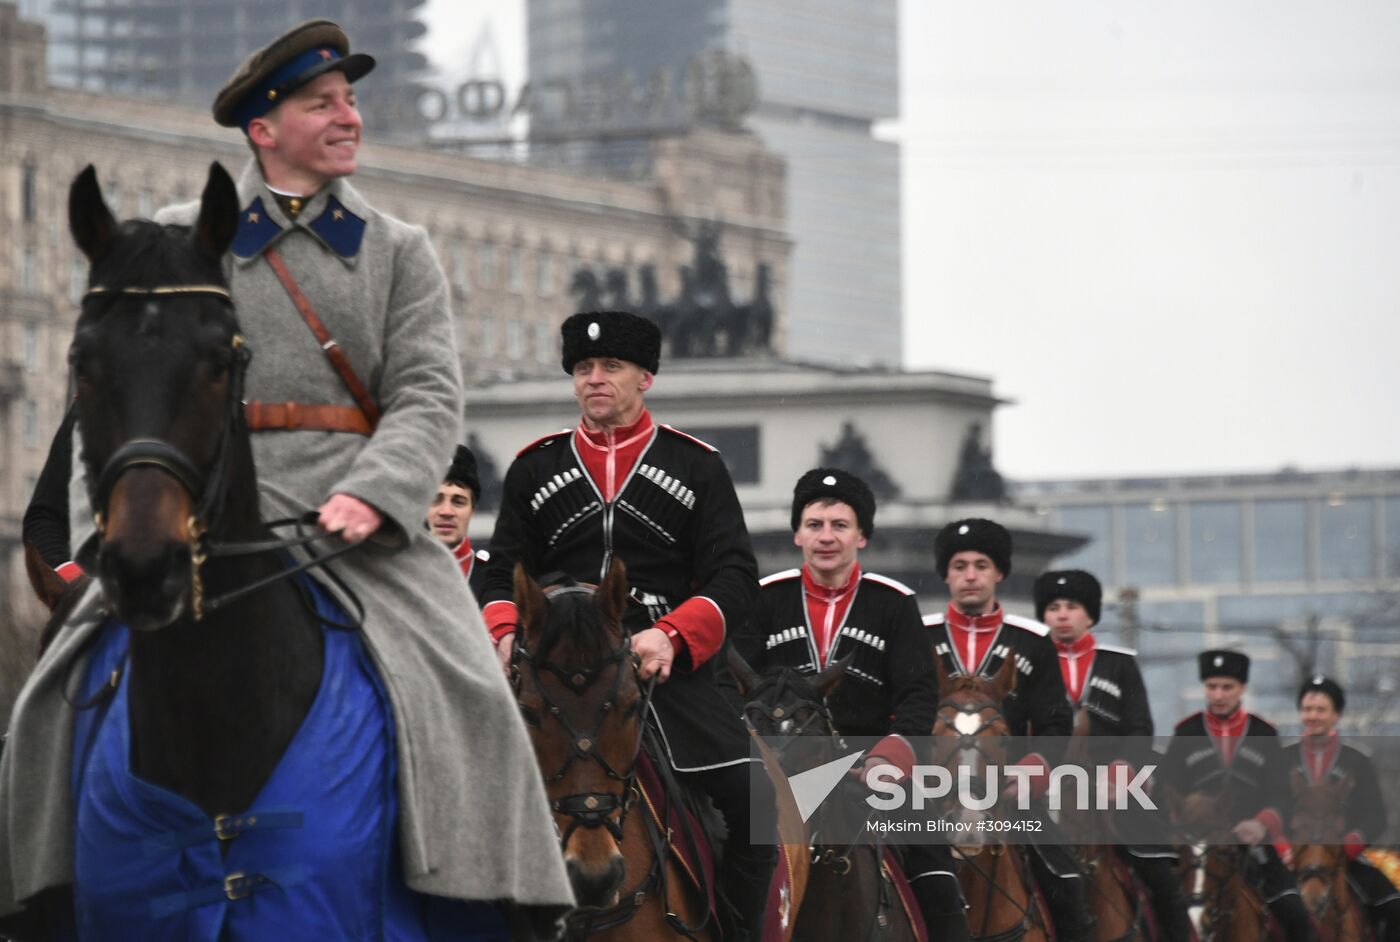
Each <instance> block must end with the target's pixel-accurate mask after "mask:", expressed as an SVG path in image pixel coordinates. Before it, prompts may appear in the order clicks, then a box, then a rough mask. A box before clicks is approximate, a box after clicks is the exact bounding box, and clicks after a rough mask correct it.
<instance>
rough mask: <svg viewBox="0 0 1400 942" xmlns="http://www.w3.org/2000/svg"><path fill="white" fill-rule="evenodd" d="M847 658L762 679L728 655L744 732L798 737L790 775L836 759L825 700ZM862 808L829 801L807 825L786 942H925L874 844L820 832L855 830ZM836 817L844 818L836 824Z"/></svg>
mask: <svg viewBox="0 0 1400 942" xmlns="http://www.w3.org/2000/svg"><path fill="white" fill-rule="evenodd" d="M849 657H850V656H849V655H848V656H847V658H846V659H843V660H840V661H836V662H835V663H833V664H831V665H829V666H828V667H826V668H825V669H824V670H822V671H821V672H819V673H817V674H804V673H802V672H801V671H798V670H795V669H793V668H790V667H784V668H779V669H775V670H773V671H769V672H766V673H764V674H763V675H761V676H760V675H758V674H756V673H755V672H754V671H753V670H752V668H750V667H749V665H748V664H747V663H745V661H744V659H743V658H742V657H741V656H740V655H739V654H738V653H737V652H735V651H733V650H732V649H731V651H730V655H729V664H730V670H731V671H732V672H733V674H734V676H735V679H736V680H737V681H738V684H739V691H740V693H741V694H742V695H743V696H744V697H745V698H746V699H747V700H748V703H747V705H746V706H745V708H744V716H745V719H746V720H747V722H748V724H749V727H750V728H751V729H752V730H754V732H756V733H757V734H758V735H759V736H766V737H796V738H795V739H793V740H791V741H790V744H789V746H788V751H787V752H786V753H785V754H784V755H783V756H782V757H781V758H782V762H783V768H785V769H787V770H789V771H790V772H791V771H801V770H806V769H809V768H814V767H816V766H819V765H822V764H824V763H826V762H830V761H832V760H833V759H836V758H837V757H838V753H837V749H838V747H839V743H840V734H839V732H838V731H837V729H836V727H835V725H834V723H833V722H832V718H831V711H830V710H829V709H828V707H827V698H828V697H829V696H830V695H831V693H832V691H833V690H835V689H836V686H837V684H839V683H840V681H841V678H842V676H843V675H844V674H845V671H846V665H847V663H848V660H849ZM838 788H849V789H852V790H856V791H857V792H859V791H861V790H864V788H865V786H863V785H861V784H860V783H858V782H857V781H855V780H854V779H850V780H849V781H848V782H843V784H842V785H841V786H838ZM779 794H780V795H781V794H782V792H781V791H780V793H779ZM859 806H860V802H859V801H858V800H838V801H828V802H825V803H823V805H822V807H821V808H820V809H819V810H818V812H817V814H816V815H815V816H814V817H813V818H812V819H811V820H810V821H809V825H811V826H812V830H813V835H812V838H811V841H812V843H811V864H810V867H809V869H808V872H807V878H806V885H805V887H802V888H801V892H800V893H798V894H795V895H796V898H797V903H798V910H797V919H796V920H795V921H794V924H793V926H792V931H791V933H790V935H789V937H790V938H792V939H797V940H801V942H822V940H833V942H834V940H855V942H865V940H867V939H880V940H884V942H898V940H910V942H915V940H921V939H922V938H923V934H922V933H921V932H920V931H919V929H918V928H916V922H915V918H914V917H913V916H912V915H911V914H910V913H908V912H906V911H905V909H904V905H903V904H902V902H901V900H900V899H899V897H898V892H897V890H896V889H895V886H894V877H893V875H892V874H891V873H890V872H889V869H888V865H887V863H886V861H885V859H884V854H883V848H882V847H881V846H880V845H879V844H876V843H873V842H858V843H852V844H847V843H845V842H835V843H827V842H824V841H823V840H822V837H821V833H822V831H823V829H824V828H825V829H826V830H828V831H836V832H838V833H853V832H855V831H856V830H857V826H858V824H859V822H855V821H854V820H852V819H850V818H849V816H850V814H851V809H853V808H856V807H859ZM833 815H842V816H844V817H842V819H840V820H835V819H833V818H832V816H833ZM779 820H780V825H779V827H780V833H782V835H783V840H784V841H785V842H787V841H790V840H793V839H794V838H793V837H792V836H791V831H789V830H786V829H783V824H782V818H781V816H780V819H779ZM799 820H800V819H799ZM789 826H790V827H791V826H792V825H789Z"/></svg>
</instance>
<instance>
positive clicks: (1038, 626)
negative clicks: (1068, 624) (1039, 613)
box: [1001, 614, 1050, 638]
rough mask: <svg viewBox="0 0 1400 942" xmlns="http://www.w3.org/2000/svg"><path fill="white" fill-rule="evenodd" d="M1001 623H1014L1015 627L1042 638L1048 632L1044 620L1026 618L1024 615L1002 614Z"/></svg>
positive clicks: (1048, 629) (1048, 628)
mask: <svg viewBox="0 0 1400 942" xmlns="http://www.w3.org/2000/svg"><path fill="white" fill-rule="evenodd" d="M1001 621H1002V624H1004V625H1015V626H1016V627H1017V628H1024V629H1026V630H1027V631H1029V632H1032V633H1034V634H1038V635H1040V636H1041V637H1042V638H1044V637H1046V636H1047V635H1049V634H1050V626H1049V625H1047V624H1045V623H1044V622H1038V621H1036V620H1035V619H1034V618H1027V617H1026V616H1024V615H1009V614H1007V615H1002V616H1001Z"/></svg>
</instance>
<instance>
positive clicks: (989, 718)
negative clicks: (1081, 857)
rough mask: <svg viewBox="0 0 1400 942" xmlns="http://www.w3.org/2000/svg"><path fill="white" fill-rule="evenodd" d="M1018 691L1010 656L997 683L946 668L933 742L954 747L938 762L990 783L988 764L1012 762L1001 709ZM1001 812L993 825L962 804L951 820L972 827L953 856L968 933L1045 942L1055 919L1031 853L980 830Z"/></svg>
mask: <svg viewBox="0 0 1400 942" xmlns="http://www.w3.org/2000/svg"><path fill="white" fill-rule="evenodd" d="M1015 686H1016V666H1015V658H1011V657H1008V658H1007V659H1006V661H1005V663H1003V664H1002V667H1001V670H999V671H997V674H996V676H995V677H993V678H991V679H988V678H986V677H981V676H977V675H973V676H958V677H950V676H948V675H947V674H945V673H944V671H943V667H942V664H941V663H940V664H939V667H938V696H939V704H938V717H937V719H936V720H935V721H934V725H933V736H934V737H942V738H945V739H947V740H948V742H947V746H946V747H935V751H934V757H933V761H934V763H935V764H936V765H942V766H943V767H945V768H947V769H949V770H955V769H956V770H959V771H961V770H962V769H967V770H968V772H967V774H968V775H969V776H970V778H971V779H972V781H973V782H974V783H982V784H983V785H985V777H986V773H987V768H988V766H990V765H996V766H999V767H1000V766H1004V765H1005V763H1006V740H1007V737H1008V736H1009V735H1010V728H1009V727H1008V726H1007V725H1006V718H1005V717H1004V716H1002V713H1001V704H1002V702H1003V701H1004V700H1005V699H1006V696H1007V694H1009V693H1011V691H1012V690H1013V689H1015ZM974 794H979V795H984V794H986V790H985V788H979V787H977V785H976V784H974ZM999 806H1000V804H999V803H998V806H997V807H996V808H993V809H992V810H993V814H992V815H991V817H990V819H989V818H988V817H986V816H984V815H983V814H982V813H981V812H975V811H971V810H969V809H967V808H965V807H962V806H959V807H957V808H956V809H955V810H954V811H953V812H952V816H951V818H950V821H952V823H953V824H954V825H958V824H963V825H967V826H968V827H969V828H970V830H964V831H962V832H961V833H964V834H966V835H967V837H966V839H965V840H964V842H963V843H959V844H956V845H954V848H953V856H954V858H956V859H960V860H961V864H960V866H959V868H958V883H959V885H960V886H961V887H962V892H963V898H964V899H966V901H967V905H968V909H967V924H968V928H969V930H970V931H971V933H972V936H973V938H974V939H996V940H998V942H1021V940H1024V942H1044V940H1047V939H1049V938H1050V931H1049V928H1048V926H1049V920H1048V919H1047V918H1046V915H1045V913H1044V912H1043V911H1042V909H1041V904H1040V902H1039V901H1038V900H1037V898H1036V894H1035V890H1034V882H1033V881H1032V879H1031V875H1030V867H1029V864H1028V863H1027V861H1026V858H1025V855H1024V854H1023V853H1021V851H1020V850H1019V849H1018V848H1015V847H1011V846H1008V845H1007V844H1005V843H1001V842H994V841H989V840H988V839H987V834H988V832H986V831H983V830H980V829H979V828H978V826H979V824H983V823H985V822H987V821H988V820H997V819H998V817H999V816H998V814H997V813H996V812H997V809H998V808H999ZM991 833H995V832H994V831H993V832H991Z"/></svg>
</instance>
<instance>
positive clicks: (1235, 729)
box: [1203, 708, 1249, 765]
mask: <svg viewBox="0 0 1400 942" xmlns="http://www.w3.org/2000/svg"><path fill="white" fill-rule="evenodd" d="M1203 715H1204V716H1205V718H1206V731H1207V732H1209V733H1210V737H1211V739H1213V740H1214V741H1215V747H1216V748H1217V749H1219V750H1220V761H1221V762H1223V763H1225V764H1226V765H1229V764H1230V760H1232V759H1234V758H1235V749H1236V748H1238V747H1239V744H1240V737H1242V736H1244V731H1245V728H1246V727H1248V726H1249V714H1248V713H1247V712H1245V710H1243V709H1241V708H1236V710H1235V712H1234V713H1231V714H1230V715H1229V716H1226V717H1217V716H1216V715H1215V714H1214V713H1212V712H1210V711H1209V710H1207V711H1206V712H1205V713H1204V714H1203Z"/></svg>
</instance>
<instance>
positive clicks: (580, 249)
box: [0, 3, 790, 615]
mask: <svg viewBox="0 0 1400 942" xmlns="http://www.w3.org/2000/svg"><path fill="white" fill-rule="evenodd" d="M45 62H46V54H45V44H44V31H43V29H42V27H41V26H40V25H38V24H36V23H33V22H29V21H26V20H23V19H21V18H20V17H19V16H18V15H17V10H16V8H15V6H13V5H12V4H7V3H0V225H3V227H4V230H5V233H6V235H5V238H4V240H3V241H0V443H3V447H0V560H3V565H0V599H3V600H4V602H5V603H7V604H16V605H18V604H23V603H24V602H25V600H27V598H28V596H29V592H28V589H27V587H26V584H25V577H24V570H23V564H22V561H21V556H20V554H19V552H18V546H19V533H20V522H21V518H22V515H23V512H24V508H25V506H26V505H27V503H28V500H29V495H30V493H31V492H32V491H33V487H34V482H35V481H36V479H37V477H38V474H39V471H40V469H41V468H42V467H43V462H44V458H45V456H46V454H47V452H48V448H49V443H50V440H51V437H52V435H53V431H54V429H55V428H56V427H57V426H58V424H59V422H60V420H61V418H62V415H63V411H64V408H65V398H66V393H65V389H66V382H67V365H66V354H67V348H68V343H69V340H70V338H71V334H72V328H73V323H74V320H75V319H76V316H77V308H78V301H79V299H80V298H81V295H82V292H83V290H84V287H85V284H86V277H87V266H86V261H85V259H83V257H82V256H81V254H80V253H79V252H78V251H77V249H76V247H75V246H74V245H73V242H72V239H71V237H70V236H69V234H68V224H67V219H68V215H67V193H68V187H69V184H70V182H71V181H72V180H73V178H74V177H75V176H76V175H77V174H78V173H79V172H80V171H81V170H82V169H83V167H84V166H85V165H87V164H89V163H92V164H93V165H95V166H96V168H97V171H98V175H99V179H100V181H101V183H102V186H103V189H104V192H105V193H106V196H107V199H108V202H109V203H110V205H111V206H112V208H113V211H114V212H115V214H116V215H117V216H118V217H119V218H125V217H131V216H149V215H151V214H152V213H153V212H155V210H156V209H158V208H159V207H161V206H163V205H166V204H169V203H173V202H179V201H182V200H188V199H194V198H196V197H197V196H198V194H199V192H200V190H201V188H202V187H203V184H204V180H205V178H206V176H207V174H208V168H209V163H210V161H211V160H216V159H217V160H220V161H222V162H223V163H224V165H225V166H226V167H228V168H229V169H230V170H231V171H232V172H234V173H235V175H236V174H237V172H238V171H239V169H240V168H241V167H242V166H244V165H245V164H246V162H247V161H248V160H249V153H248V148H247V145H246V143H245V142H244V141H243V140H242V136H241V135H240V134H238V133H237V132H236V131H229V130H227V129H224V128H219V127H217V126H216V125H215V124H214V123H213V121H212V119H211V118H210V117H209V115H208V111H207V109H203V108H201V109H198V110H194V109H189V110H186V109H182V108H177V107H173V106H171V105H168V104H165V103H160V102H155V101H150V100H146V99H137V98H122V97H117V96H110V95H102V94H95V93H91V92H84V91H79V90H73V89H62V88H55V87H53V86H51V85H50V84H49V83H48V82H47V81H46V78H45V73H44V69H45ZM375 74H377V73H375ZM375 74H372V75H371V76H369V77H367V78H366V79H365V80H364V83H363V84H364V85H366V86H368V87H372V85H373V82H374V81H375ZM653 160H654V162H655V165H656V173H655V176H654V179H653V180H652V181H650V182H648V183H647V184H645V185H638V184H631V183H624V182H619V181H612V180H605V179H579V178H578V177H574V176H568V175H564V174H559V173H552V172H549V171H545V170H540V169H536V168H529V167H522V166H514V165H508V164H502V163H497V162H492V161H486V160H473V159H469V158H464V157H459V156H452V155H448V154H442V153H436V152H432V151H428V150H424V149H421V148H403V147H394V146H375V145H366V146H365V147H364V148H363V149H362V151H361V158H360V170H359V172H358V173H357V174H356V176H355V186H356V187H357V188H358V189H359V190H360V191H361V192H363V193H364V194H365V195H366V197H367V198H368V199H369V200H370V201H371V202H372V203H373V204H374V205H375V206H377V207H379V208H381V209H383V210H385V211H386V212H389V213H391V214H393V215H395V216H397V217H399V218H401V219H404V220H407V221H409V222H411V223H416V224H418V225H422V226H424V227H425V228H426V229H427V230H428V232H429V234H430V236H431V237H432V240H433V242H434V244H435V245H436V247H437V251H438V256H439V259H440V261H441V263H442V266H443V269H444V271H445V273H446V275H447V278H448V281H449V284H450V286H451V291H452V307H453V313H454V320H455V326H456V330H455V336H454V338H443V339H444V342H455V343H456V345H457V348H458V351H459V354H460V356H461V360H462V365H463V370H464V373H465V375H466V377H467V379H468V381H469V382H472V383H477V382H484V381H487V380H493V379H495V380H499V379H509V378H513V377H520V376H529V375H540V374H554V373H557V372H558V370H559V349H558V344H559V339H558V333H559V331H558V327H559V324H560V322H562V320H563V319H564V318H565V317H567V316H568V315H569V314H570V313H572V312H573V310H574V307H573V305H574V303H575V302H574V299H573V297H571V295H570V293H569V287H570V284H571V282H572V281H573V280H574V277H575V275H576V274H577V273H578V272H580V271H590V272H591V271H593V270H600V271H601V270H617V269H620V270H623V271H636V270H637V269H639V268H641V267H650V268H651V269H653V270H654V272H655V274H656V278H657V280H658V282H659V291H660V293H661V295H662V296H665V297H669V296H673V295H675V294H676V293H678V292H679V291H680V280H681V270H682V268H683V267H685V266H686V265H687V264H688V263H689V262H690V261H691V260H692V255H693V254H694V251H695V248H694V245H693V243H692V241H691V240H690V239H689V238H687V236H686V233H687V232H689V231H693V230H695V229H697V228H699V227H700V225H701V223H703V222H705V221H706V220H709V219H711V218H713V209H714V207H716V206H718V207H722V208H723V210H724V213H725V218H726V220H727V224H726V228H725V231H724V234H723V237H722V244H723V246H724V248H725V250H726V257H727V258H728V265H729V270H730V272H731V274H733V275H734V276H735V277H736V278H746V279H749V280H753V279H754V278H755V272H756V271H757V270H758V269H759V268H760V267H762V268H763V269H764V270H765V271H766V272H767V273H768V277H767V282H768V297H769V298H770V299H771V301H772V303H773V306H774V307H775V308H776V309H777V327H776V328H775V329H776V330H777V332H778V333H779V334H781V331H782V326H781V325H782V312H783V310H784V309H785V308H786V284H787V279H788V253H789V248H790V243H789V240H788V237H787V235H786V233H785V222H784V217H783V203H782V173H783V168H782V162H781V160H780V159H778V158H776V157H774V156H773V155H772V154H770V153H768V152H767V151H765V150H764V149H763V148H762V146H761V145H760V144H759V142H758V141H757V140H756V139H755V138H753V137H752V136H751V135H737V136H736V135H731V134H725V133H722V132H719V131H707V132H702V133H697V134H695V135H691V136H690V137H687V138H684V139H672V140H666V141H659V142H657V143H656V144H655V152H654V155H653ZM0 607H3V606H0ZM0 615H3V612H0Z"/></svg>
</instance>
